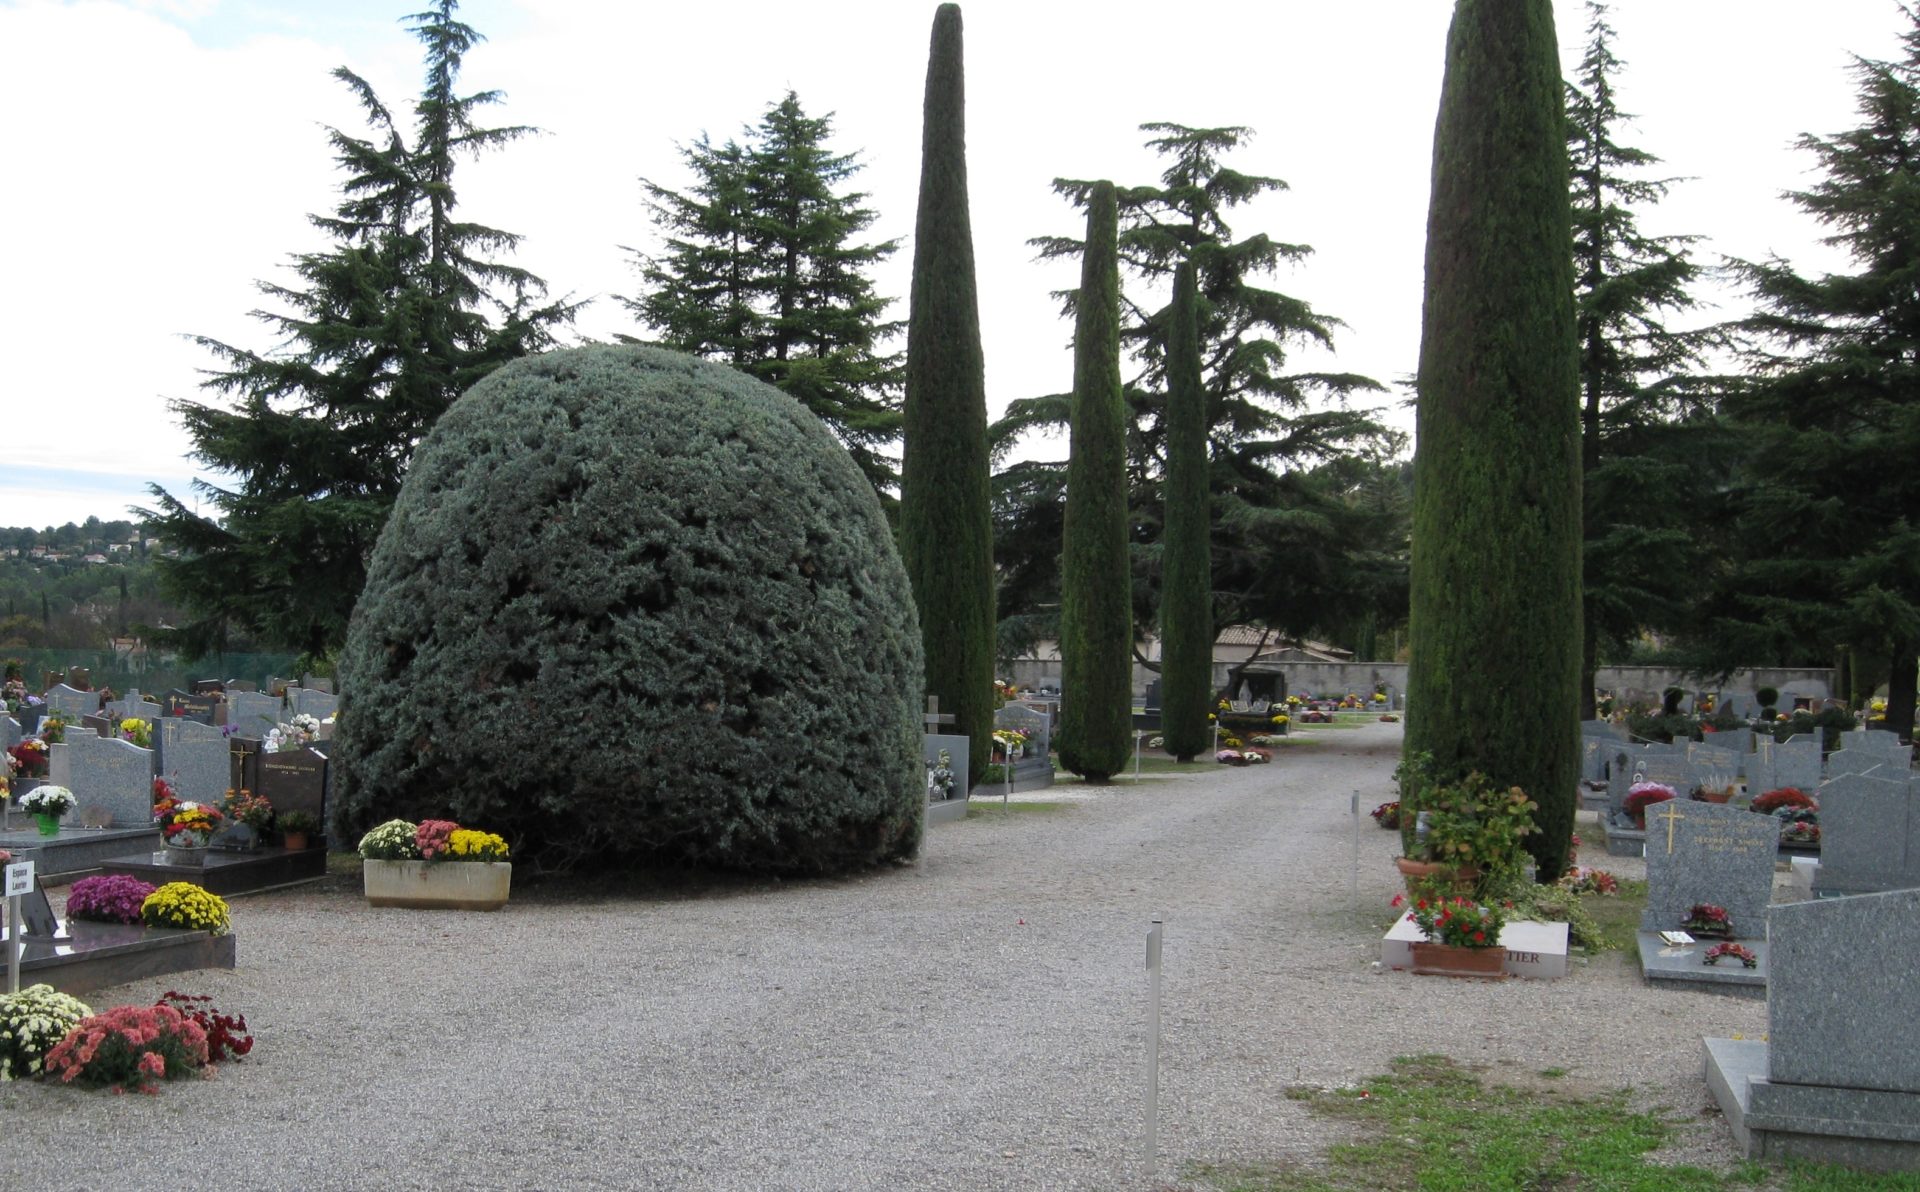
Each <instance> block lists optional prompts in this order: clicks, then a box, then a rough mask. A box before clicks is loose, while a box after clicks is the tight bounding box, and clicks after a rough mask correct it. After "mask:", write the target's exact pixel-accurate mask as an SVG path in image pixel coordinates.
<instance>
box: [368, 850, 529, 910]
mask: <svg viewBox="0 0 1920 1192" xmlns="http://www.w3.org/2000/svg"><path fill="white" fill-rule="evenodd" d="M360 864H361V874H362V877H363V880H364V881H365V882H366V891H367V905H369V906H404V907H414V908H417V909H422V910H452V911H497V910H499V909H500V908H501V907H503V906H505V905H507V891H508V890H509V888H510V887H511V886H512V885H513V863H512V862H511V861H440V862H437V863H435V864H431V865H429V864H428V863H427V862H425V861H362V862H361V863H360Z"/></svg>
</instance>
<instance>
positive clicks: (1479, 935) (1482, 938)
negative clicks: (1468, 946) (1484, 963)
mask: <svg viewBox="0 0 1920 1192" xmlns="http://www.w3.org/2000/svg"><path fill="white" fill-rule="evenodd" d="M1473 942H1474V943H1476V944H1484V943H1486V942H1487V933H1486V932H1484V931H1476V932H1474V933H1473Z"/></svg>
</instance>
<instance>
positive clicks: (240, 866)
mask: <svg viewBox="0 0 1920 1192" xmlns="http://www.w3.org/2000/svg"><path fill="white" fill-rule="evenodd" d="M100 869H101V871H102V872H104V873H124V874H126V875H127V876H128V877H137V878H139V879H140V880H141V881H143V882H152V883H153V884H154V885H156V886H159V885H164V884H166V883H167V882H192V883H193V884H194V885H196V886H199V887H200V888H201V889H203V890H206V891H208V892H209V893H212V894H219V895H221V896H223V897H224V896H226V895H229V894H252V893H256V892H258V891H261V890H273V889H278V888H279V887H281V886H291V885H296V884H298V883H300V882H310V881H315V880H317V879H319V878H323V877H325V876H327V851H326V850H325V849H322V848H308V849H301V850H299V851H298V852H295V851H293V850H291V849H284V848H262V849H260V850H258V851H256V852H250V853H240V852H220V851H219V850H209V852H208V853H207V856H206V859H205V861H204V863H202V864H200V865H175V864H173V863H171V862H169V861H168V860H167V854H166V851H165V850H164V849H162V850H161V851H159V852H140V853H127V854H122V855H120V856H117V857H112V858H109V859H107V860H105V861H103V862H101V865H100Z"/></svg>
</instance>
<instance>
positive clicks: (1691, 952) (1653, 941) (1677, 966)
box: [1638, 931, 1768, 999]
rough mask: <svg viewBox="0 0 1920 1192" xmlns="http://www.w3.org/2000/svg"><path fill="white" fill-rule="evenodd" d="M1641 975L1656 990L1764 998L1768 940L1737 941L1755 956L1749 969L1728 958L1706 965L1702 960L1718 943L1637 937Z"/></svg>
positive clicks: (1648, 934)
mask: <svg viewBox="0 0 1920 1192" xmlns="http://www.w3.org/2000/svg"><path fill="white" fill-rule="evenodd" d="M1638 941H1639V949H1640V976H1641V977H1642V978H1643V979H1644V980H1645V981H1646V983H1647V984H1648V985H1649V986H1651V987H1653V988H1655V989H1686V990H1691V991H1693V992H1695V993H1718V994H1724V995H1726V996H1728V997H1743V998H1752V999H1758V998H1764V997H1766V996H1767V955H1768V952H1767V941H1765V940H1762V939H1745V940H1739V941H1737V942H1738V943H1739V944H1740V945H1741V946H1742V947H1744V948H1746V949H1747V950H1749V951H1751V952H1752V953H1753V955H1754V960H1755V962H1756V963H1755V965H1754V967H1753V968H1748V967H1746V966H1745V965H1743V964H1741V963H1740V962H1739V961H1738V960H1734V959H1732V958H1731V957H1729V958H1728V959H1726V960H1722V961H1720V962H1719V963H1718V964H1708V963H1706V962H1705V961H1704V960H1703V959H1702V957H1704V956H1705V955H1706V952H1707V949H1708V948H1711V947H1712V946H1713V945H1715V944H1717V943H1719V942H1720V941H1719V940H1696V941H1695V942H1693V943H1691V944H1677V945H1676V944H1668V943H1666V942H1665V941H1663V940H1662V939H1661V938H1660V937H1659V935H1658V934H1656V933H1654V932H1651V931H1643V932H1641V933H1640V934H1639V937H1638Z"/></svg>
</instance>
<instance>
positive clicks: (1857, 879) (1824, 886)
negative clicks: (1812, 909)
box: [1814, 750, 1920, 894]
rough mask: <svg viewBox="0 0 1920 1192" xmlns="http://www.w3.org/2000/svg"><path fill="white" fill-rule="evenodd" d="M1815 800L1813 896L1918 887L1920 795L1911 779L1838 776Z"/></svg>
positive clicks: (1868, 892)
mask: <svg viewBox="0 0 1920 1192" xmlns="http://www.w3.org/2000/svg"><path fill="white" fill-rule="evenodd" d="M1842 752H1845V751H1844V750H1843V751H1842ZM1834 756H1836V757H1837V756H1839V755H1838V754H1835V755H1834ZM1819 798H1820V869H1819V871H1818V875H1817V876H1816V877H1815V879H1814V890H1815V892H1816V893H1821V894H1873V893H1878V892H1880V891H1882V890H1904V889H1910V888H1913V887H1916V886H1920V797H1916V796H1915V794H1914V793H1913V786H1912V783H1911V782H1910V781H1904V780H1902V779H1901V778H1896V777H1881V776H1880V775H1879V773H1878V772H1876V773H1872V774H1842V775H1840V776H1839V777H1837V778H1834V779H1832V780H1831V781H1829V782H1827V783H1826V784H1825V785H1824V786H1822V787H1821V788H1820V795H1819Z"/></svg>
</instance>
